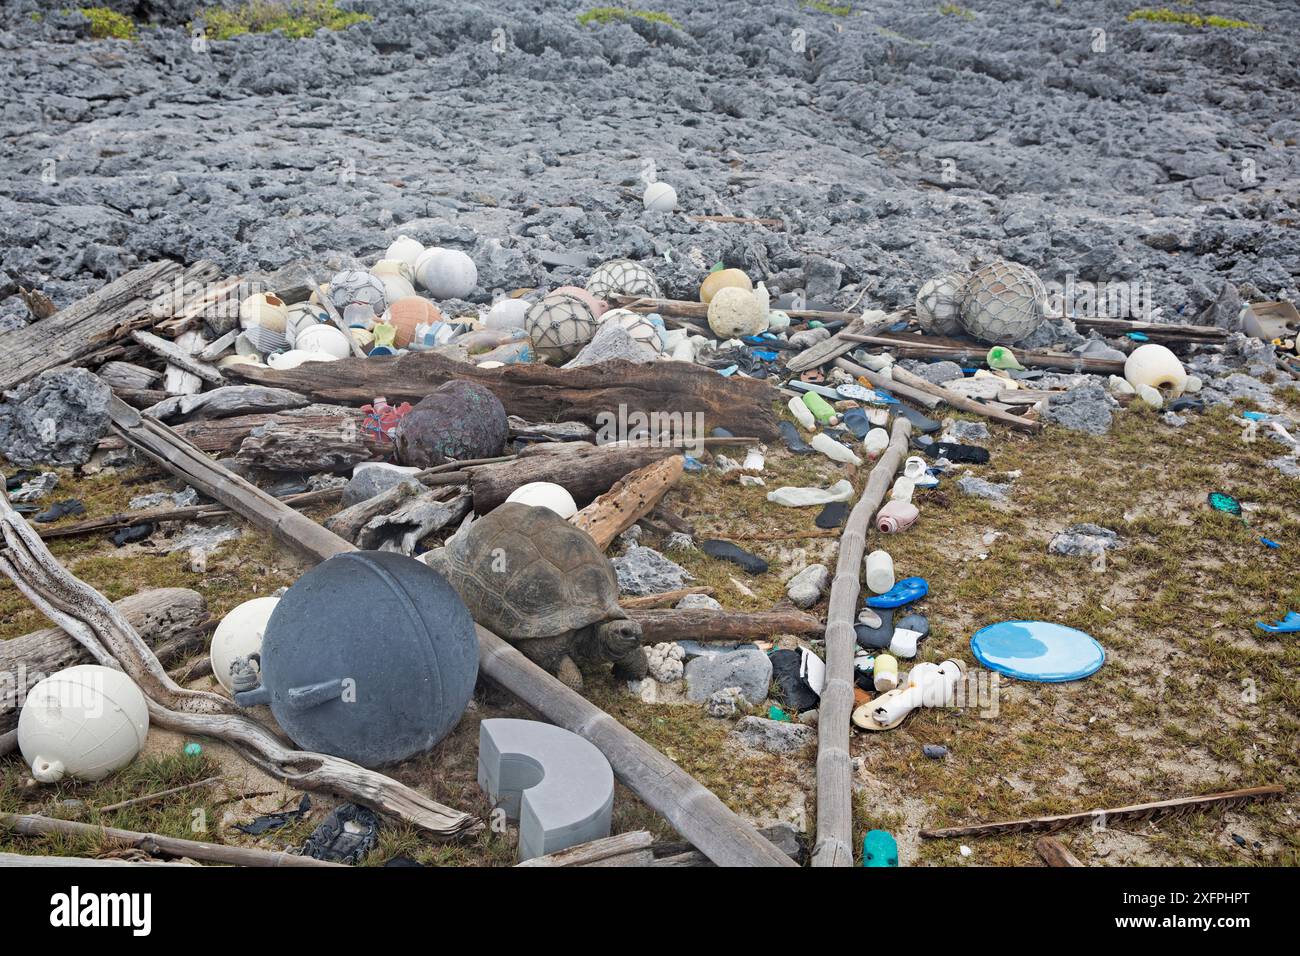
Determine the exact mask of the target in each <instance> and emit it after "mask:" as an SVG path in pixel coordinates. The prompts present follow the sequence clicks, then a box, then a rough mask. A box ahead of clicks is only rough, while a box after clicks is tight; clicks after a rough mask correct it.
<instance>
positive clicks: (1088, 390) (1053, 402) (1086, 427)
mask: <svg viewBox="0 0 1300 956" xmlns="http://www.w3.org/2000/svg"><path fill="white" fill-rule="evenodd" d="M1115 404H1117V403H1116V402H1115V400H1114V399H1112V398H1111V397H1110V396H1109V395H1107V394H1106V390H1105V389H1104V388H1102V386H1101V385H1100V384H1099V383H1098V382H1095V381H1093V382H1087V383H1085V384H1083V385H1077V386H1075V387H1074V388H1072V389H1070V390H1069V391H1067V392H1065V393H1064V394H1061V395H1054V396H1052V397H1051V398H1049V399H1048V400H1047V404H1046V407H1045V408H1044V409H1043V419H1044V421H1049V422H1054V423H1055V424H1057V425H1060V426H1061V427H1062V428H1068V429H1070V431H1075V432H1086V433H1087V434H1089V435H1104V434H1106V433H1107V432H1108V431H1110V422H1111V407H1112V406H1113V405H1115Z"/></svg>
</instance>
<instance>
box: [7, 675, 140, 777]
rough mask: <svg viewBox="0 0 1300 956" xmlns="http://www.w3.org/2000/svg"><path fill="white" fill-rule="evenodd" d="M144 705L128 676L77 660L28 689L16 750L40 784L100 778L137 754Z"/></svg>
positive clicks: (124, 764)
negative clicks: (76, 662)
mask: <svg viewBox="0 0 1300 956" xmlns="http://www.w3.org/2000/svg"><path fill="white" fill-rule="evenodd" d="M148 734H149V705H148V703H147V702H146V701H145V697H144V694H143V693H142V692H141V690H140V688H139V687H137V686H136V685H135V682H134V681H132V680H131V678H129V677H127V676H126V675H125V674H124V673H122V672H121V671H119V670H114V669H113V668H111V667H101V666H99V665H98V664H78V665H77V666H75V667H68V668H65V669H64V670H61V671H59V672H58V673H57V674H52V675H51V676H49V677H47V678H45V680H43V681H41V682H40V683H38V684H37V685H36V686H35V687H33V688H32V689H31V690H30V691H28V692H27V700H26V702H25V703H24V704H23V710H22V713H21V714H19V716H18V748H19V749H20V750H21V751H22V754H23V759H24V760H26V761H27V763H28V765H29V766H30V767H31V768H32V776H33V777H35V778H36V779H37V780H39V781H40V782H41V783H57V782H58V781H60V780H62V779H63V778H64V777H74V778H76V779H77V780H88V781H93V780H102V779H103V778H104V777H107V776H108V775H109V774H110V773H113V772H114V771H116V770H121V769H122V768H123V767H125V766H126V765H127V764H129V763H130V762H131V761H132V760H134V759H135V757H136V754H138V753H139V752H140V748H141V747H143V746H144V739H145V737H146V736H148Z"/></svg>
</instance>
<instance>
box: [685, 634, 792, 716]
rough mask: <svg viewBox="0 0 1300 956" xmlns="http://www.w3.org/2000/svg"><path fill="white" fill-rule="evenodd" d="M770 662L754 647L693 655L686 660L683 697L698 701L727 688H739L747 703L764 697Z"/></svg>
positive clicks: (770, 667)
mask: <svg viewBox="0 0 1300 956" xmlns="http://www.w3.org/2000/svg"><path fill="white" fill-rule="evenodd" d="M771 683H772V662H771V661H770V660H768V657H767V655H766V654H764V653H763V652H762V651H760V650H759V649H758V648H753V649H752V650H747V649H742V650H738V651H731V652H729V653H726V654H714V655H712V656H707V655H705V656H701V657H695V658H692V659H691V660H689V661H687V663H686V696H687V698H688V699H690V700H693V701H696V702H702V701H706V700H708V699H709V697H710V696H712V695H713V694H715V693H717V692H718V691H720V690H723V689H725V688H727V687H739V688H740V692H741V694H743V695H744V697H745V699H746V700H747V701H749V702H750V703H751V704H758V703H761V702H762V701H764V700H766V699H767V691H768V688H769V687H770V686H771Z"/></svg>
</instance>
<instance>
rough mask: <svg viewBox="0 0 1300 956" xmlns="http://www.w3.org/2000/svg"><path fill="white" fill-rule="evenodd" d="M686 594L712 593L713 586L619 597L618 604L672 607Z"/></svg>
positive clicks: (630, 608)
mask: <svg viewBox="0 0 1300 956" xmlns="http://www.w3.org/2000/svg"><path fill="white" fill-rule="evenodd" d="M688 594H709V595H711V594H713V588H711V587H708V586H707V585H699V586H698V587H692V588H678V589H677V590H676V591H660V592H659V593H658V594H644V595H642V596H641V597H621V598H619V599H618V603H619V606H620V607H622V608H624V609H626V610H632V609H633V608H636V609H646V608H655V607H672V606H673V605H675V604H676V603H677V602H678V601H680V600H681V599H682V598H684V597H686V595H688Z"/></svg>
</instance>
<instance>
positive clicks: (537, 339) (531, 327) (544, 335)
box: [524, 292, 596, 365]
mask: <svg viewBox="0 0 1300 956" xmlns="http://www.w3.org/2000/svg"><path fill="white" fill-rule="evenodd" d="M524 328H525V329H526V330H527V331H528V337H529V338H531V339H532V340H533V345H534V347H535V348H536V349H537V354H539V355H541V356H542V357H543V358H545V359H548V360H549V361H551V362H553V363H554V364H556V365H559V364H561V363H563V362H567V361H568V360H569V359H571V358H573V357H574V356H575V355H577V354H578V352H579V350H581V349H582V347H583V346H584V345H586V344H587V343H588V342H590V341H591V337H592V336H593V335H595V334H596V317H595V316H594V315H593V314H592V312H591V309H590V308H589V307H588V305H587V303H586V302H584V301H583V300H582V299H580V298H578V297H577V296H573V295H568V294H566V293H563V292H552V293H551V294H550V295H548V296H546V297H545V298H543V299H542V300H541V301H539V302H536V303H534V304H533V306H532V308H530V309H529V310H528V315H527V316H526V317H525V319H524Z"/></svg>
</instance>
